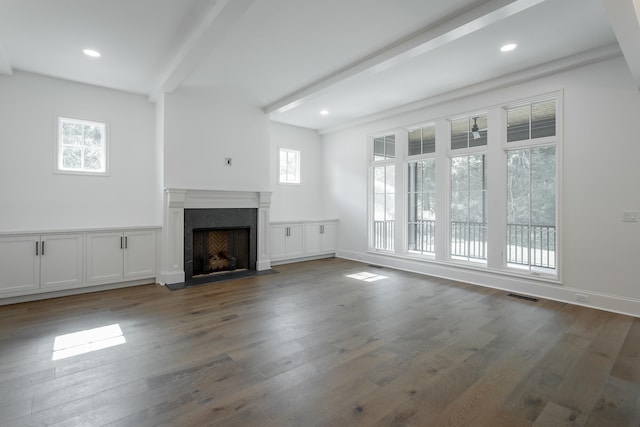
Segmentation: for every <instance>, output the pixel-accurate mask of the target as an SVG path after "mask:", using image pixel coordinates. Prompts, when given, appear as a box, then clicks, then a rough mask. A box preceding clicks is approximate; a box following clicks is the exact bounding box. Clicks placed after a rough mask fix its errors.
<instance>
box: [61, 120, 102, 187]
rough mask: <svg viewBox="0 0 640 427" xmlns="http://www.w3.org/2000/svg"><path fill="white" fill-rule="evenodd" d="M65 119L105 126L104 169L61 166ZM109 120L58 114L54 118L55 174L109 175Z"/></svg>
mask: <svg viewBox="0 0 640 427" xmlns="http://www.w3.org/2000/svg"><path fill="white" fill-rule="evenodd" d="M63 120H71V121H74V122H79V123H87V124H99V125H103V126H104V135H103V141H104V144H103V146H102V149H103V156H104V171H95V172H94V171H90V170H67V169H63V168H62V167H61V166H62V165H61V161H62V134H61V133H62V130H61V126H60V124H61V122H62V121H63ZM109 127H110V126H109V122H108V121H106V120H96V119H91V118H84V117H78V116H74V115H70V114H58V115H56V116H55V119H54V135H55V137H54V140H55V145H56V146H55V150H54V159H53V160H54V163H53V171H54V173H55V174H62V175H83V176H104V177H106V176H109V175H110V172H109V167H110V159H109V151H110V150H109V147H110V144H109V136H110V129H109Z"/></svg>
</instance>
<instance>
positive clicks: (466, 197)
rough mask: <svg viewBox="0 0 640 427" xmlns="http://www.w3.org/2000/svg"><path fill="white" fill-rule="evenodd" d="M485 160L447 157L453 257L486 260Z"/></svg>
mask: <svg viewBox="0 0 640 427" xmlns="http://www.w3.org/2000/svg"><path fill="white" fill-rule="evenodd" d="M486 193H487V159H486V155H485V154H471V155H468V156H460V157H452V158H451V230H450V231H451V248H450V254H451V258H453V259H462V260H467V261H478V260H486V259H487V194H486Z"/></svg>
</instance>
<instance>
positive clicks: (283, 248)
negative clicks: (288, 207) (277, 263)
mask: <svg viewBox="0 0 640 427" xmlns="http://www.w3.org/2000/svg"><path fill="white" fill-rule="evenodd" d="M269 230H270V235H269V243H270V249H271V258H272V259H277V258H284V257H285V256H286V255H287V245H286V239H287V226H286V225H272V226H271V227H269Z"/></svg>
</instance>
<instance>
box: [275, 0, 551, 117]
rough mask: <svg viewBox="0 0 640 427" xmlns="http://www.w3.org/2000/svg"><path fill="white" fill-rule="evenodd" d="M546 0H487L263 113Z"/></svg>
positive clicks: (283, 108)
mask: <svg viewBox="0 0 640 427" xmlns="http://www.w3.org/2000/svg"><path fill="white" fill-rule="evenodd" d="M544 1H546V0H515V1H514V0H489V1H487V2H484V3H482V4H481V5H479V6H477V7H474V8H471V9H469V10H466V11H464V12H462V13H460V14H458V15H456V16H454V17H450V18H448V19H445V20H443V21H441V22H439V23H437V24H435V25H431V26H429V27H426V28H425V29H423V30H421V31H420V32H418V33H417V34H416V33H414V34H412V35H410V36H409V37H407V38H405V39H402V40H400V41H399V42H397V43H394V44H392V45H390V46H387V47H386V48H384V49H382V50H381V51H378V52H376V53H374V54H372V55H369V56H367V57H364V58H362V59H360V60H359V61H356V62H354V63H352V64H351V65H349V66H347V67H345V68H342V69H340V70H338V71H336V72H335V73H333V74H330V75H328V76H326V77H325V78H323V79H321V80H318V81H316V82H314V83H312V84H310V85H308V86H306V87H304V88H302V89H300V90H298V91H296V92H293V93H291V94H290V95H288V96H286V97H284V98H282V99H280V100H278V101H276V102H274V103H273V104H270V105H268V106H266V107H265V108H264V111H265V113H267V114H277V113H283V112H285V111H288V110H290V109H292V108H295V107H297V106H298V105H300V104H301V103H302V102H304V100H305V99H307V98H311V97H313V96H315V95H319V94H321V93H323V92H324V91H326V90H328V89H329V88H330V87H331V86H334V85H336V84H338V83H340V82H342V81H345V80H347V79H349V78H350V77H353V76H355V75H359V74H362V73H375V72H379V71H382V70H384V69H387V68H390V67H393V66H395V65H398V64H399V63H401V62H402V61H405V60H407V59H411V58H413V57H416V56H418V55H422V54H424V53H426V52H429V51H432V50H434V49H437V48H439V47H442V46H444V45H446V44H448V43H451V42H453V41H455V40H458V39H460V38H462V37H464V36H467V35H469V34H472V33H474V32H475V31H478V30H480V29H482V28H485V27H487V26H489V25H492V24H494V23H496V22H499V21H501V20H503V19H505V18H508V17H510V16H512V15H515V14H516V13H519V12H522V11H523V10H526V9H528V8H530V7H533V6H535V5H537V4H540V3H542V2H544Z"/></svg>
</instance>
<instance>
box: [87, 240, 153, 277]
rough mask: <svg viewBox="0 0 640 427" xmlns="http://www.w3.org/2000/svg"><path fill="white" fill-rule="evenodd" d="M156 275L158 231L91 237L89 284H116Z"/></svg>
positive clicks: (88, 248)
mask: <svg viewBox="0 0 640 427" xmlns="http://www.w3.org/2000/svg"><path fill="white" fill-rule="evenodd" d="M155 275H156V233H155V231H153V230H140V231H124V232H119V231H111V232H99V233H89V234H87V283H113V282H121V281H123V280H131V279H145V278H151V277H155Z"/></svg>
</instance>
